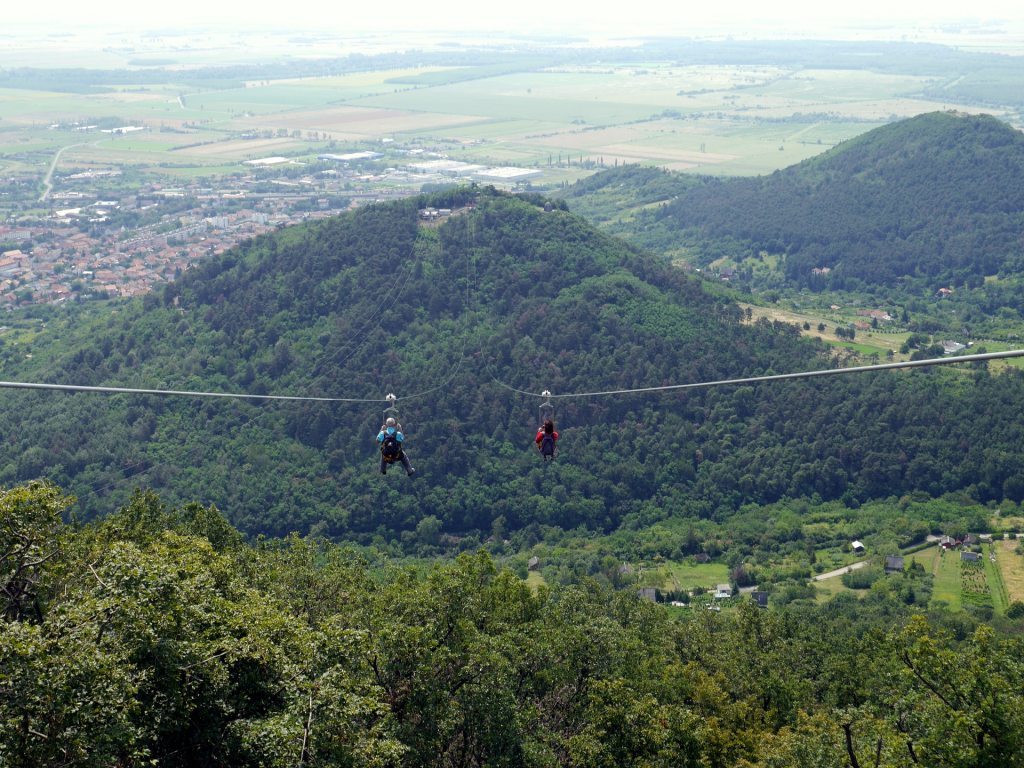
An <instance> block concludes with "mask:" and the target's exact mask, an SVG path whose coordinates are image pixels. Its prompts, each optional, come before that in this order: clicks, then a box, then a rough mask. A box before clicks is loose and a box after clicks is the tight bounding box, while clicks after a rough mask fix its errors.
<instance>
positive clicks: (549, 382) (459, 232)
mask: <svg viewBox="0 0 1024 768" xmlns="http://www.w3.org/2000/svg"><path fill="white" fill-rule="evenodd" d="M427 204H434V205H439V206H447V207H452V208H455V209H459V210H460V211H462V212H461V213H459V214H457V215H453V216H452V217H451V218H450V219H449V220H448V221H446V222H444V223H443V224H441V225H440V226H439V227H436V228H435V227H431V226H424V225H422V224H420V223H419V220H418V216H417V209H418V207H422V206H424V205H427ZM469 205H472V206H473V207H472V208H467V207H466V206H469ZM546 207H547V208H548V210H545V204H544V201H543V200H541V199H539V198H535V199H516V198H513V197H509V196H506V195H501V194H495V193H492V192H488V191H486V190H483V191H481V190H473V189H463V190H456V191H453V192H448V193H444V195H443V196H437V197H433V198H419V199H415V200H410V201H406V202H402V203H397V204H390V205H384V206H372V207H368V208H365V209H361V210H358V211H356V212H354V213H352V214H349V215H346V216H343V217H339V218H337V219H333V220H330V221H327V222H325V223H322V224H317V225H311V226H308V227H302V228H296V229H291V230H285V231H282V232H280V233H277V234H275V235H273V236H267V237H263V238H260V239H258V240H256V241H253V242H250V243H248V244H246V245H244V246H243V247H240V248H238V249H236V250H234V251H232V252H230V253H229V254H227V255H225V256H224V257H223V258H221V259H218V260H214V261H211V262H209V263H207V264H205V265H203V266H201V267H198V268H196V269H194V270H191V271H190V272H189V273H187V274H186V275H185V276H184V277H183V278H182V279H181V280H180V281H178V282H176V283H175V284H173V285H171V286H169V287H168V288H167V289H166V290H165V291H164V292H163V293H162V294H153V295H150V296H149V297H147V298H146V300H145V301H143V302H139V303H134V304H130V305H127V306H118V307H115V309H114V311H113V312H111V311H110V310H105V311H104V310H101V312H100V313H99V314H97V315H96V316H90V315H88V314H84V315H83V316H81V317H79V318H76V319H75V321H74V323H73V324H69V325H68V326H67V327H65V328H64V329H63V330H61V331H60V332H51V333H49V334H43V335H40V336H39V337H38V339H37V340H36V341H35V342H34V345H33V346H32V347H31V348H30V349H31V353H32V356H31V358H28V357H26V356H25V355H22V354H21V352H23V351H25V350H24V349H22V348H18V349H17V350H13V352H14V353H11V354H7V355H6V362H5V377H7V378H10V379H18V378H20V379H23V380H36V381H54V382H67V383H75V384H85V385H94V384H105V385H115V386H128V387H161V388H171V389H182V390H205V391H222V392H247V393H253V394H264V393H274V394H281V395H311V396H333V397H346V398H356V399H363V400H364V401H363V402H356V403H283V404H282V403H262V404H253V403H248V402H239V401H225V400H200V399H192V400H189V399H187V398H158V397H155V396H153V397H150V396H145V397H140V396H134V397H127V396H100V395H94V394H61V393H52V392H44V393H32V392H20V391H5V392H4V393H3V395H2V397H3V398H4V401H5V407H4V408H3V410H2V415H0V433H2V434H3V435H4V441H3V443H2V445H0V482H3V483H6V484H12V483H17V482H23V481H27V480H31V479H33V478H38V477H46V478H49V479H51V480H53V481H54V482H57V483H59V484H61V485H62V487H66V488H68V489H69V491H71V492H73V493H75V494H76V496H77V497H78V499H79V513H80V514H81V515H83V516H84V517H85V518H89V517H91V516H94V515H96V514H98V513H101V512H103V511H105V510H106V509H109V508H110V506H111V505H114V506H116V505H117V504H118V503H123V502H124V501H126V500H127V498H128V495H129V493H130V491H131V489H132V488H133V487H136V486H143V487H147V486H148V487H153V488H155V489H158V490H160V491H161V492H162V493H165V494H166V497H167V499H168V501H169V502H170V503H179V502H185V501H190V500H200V501H204V502H206V503H210V502H214V503H216V504H217V505H218V507H220V508H221V509H223V510H224V512H225V514H227V515H228V517H229V518H230V519H231V520H232V522H233V523H234V524H236V525H237V526H239V527H240V528H241V529H242V530H244V531H245V532H247V533H250V534H253V533H268V534H274V535H282V534H286V533H288V532H289V531H293V530H298V531H300V532H306V531H309V530H310V529H312V528H313V527H316V528H317V529H318V530H324V531H326V532H328V533H331V534H336V535H345V536H349V537H355V538H357V539H361V540H368V537H371V536H374V535H382V536H384V537H385V538H391V537H393V536H396V535H397V534H398V533H399V532H400V531H403V530H412V529H413V528H415V526H416V525H417V523H418V522H419V521H420V520H422V519H423V518H425V517H427V516H434V517H436V518H437V519H438V520H440V521H441V522H442V526H443V529H444V530H446V531H449V532H457V533H472V532H478V533H479V532H482V533H485V534H486V533H487V532H489V531H491V530H492V528H493V525H494V522H495V520H497V519H499V518H501V519H502V520H503V521H504V525H505V526H506V527H507V529H508V530H517V529H520V528H523V527H525V526H528V525H531V524H537V525H548V526H558V527H561V528H566V529H568V528H574V527H577V526H580V525H583V526H586V527H588V528H591V529H595V530H599V531H611V530H614V529H615V528H617V527H618V526H619V525H620V524H621V522H622V521H623V520H624V519H626V518H627V517H634V518H635V517H637V516H639V517H640V518H641V519H644V520H657V519H661V518H666V517H674V516H675V517H678V516H684V517H687V516H688V517H693V518H714V519H718V520H720V519H723V518H726V517H728V516H730V515H732V514H733V513H734V512H735V511H736V510H737V509H739V507H740V506H742V505H743V504H745V503H750V502H754V503H760V504H765V503H771V502H775V501H779V500H782V499H787V498H806V499H811V500H814V501H815V502H817V501H821V500H825V501H827V500H833V499H842V500H843V501H844V502H845V503H847V504H848V505H856V504H859V503H862V502H865V501H868V500H870V499H876V498H888V497H896V496H900V495H902V494H905V493H910V492H924V493H926V494H930V495H933V496H939V495H941V494H944V493H948V492H963V493H965V494H967V495H969V496H971V497H972V498H974V499H975V500H976V501H978V502H980V503H986V502H990V501H992V502H999V501H1001V500H1004V499H1009V500H1012V501H1014V502H1019V501H1021V500H1022V499H1024V481H1022V479H1021V476H1020V474H1019V472H1018V467H1019V466H1020V465H1021V462H1022V460H1024V455H1022V454H1024V436H1022V434H1021V429H1022V428H1021V425H1020V423H1019V422H1018V421H1017V420H1015V419H1008V418H1006V414H1008V413H1019V412H1020V410H1021V404H1022V403H1024V377H1022V376H1021V375H1019V374H1017V373H1013V372H1008V373H1000V374H998V375H992V374H990V373H989V372H988V371H987V370H986V369H985V368H984V366H981V367H977V368H972V369H967V370H964V369H961V370H957V371H943V370H932V371H916V372H911V373H877V374H870V375H861V376H856V377H854V376H846V377H830V380H828V381H825V380H817V381H814V382H787V383H776V384H772V385H761V386H757V387H750V386H747V387H729V388H717V389H711V390H691V391H683V392H676V393H658V394H649V395H622V396H613V397H586V398H585V397H574V398H566V399H563V400H557V406H558V414H557V420H558V426H559V430H560V431H561V433H562V443H561V446H560V448H561V452H560V456H559V458H558V461H556V462H555V463H554V464H553V465H550V466H545V465H542V463H541V462H540V461H539V460H538V457H537V455H536V453H535V451H533V449H532V442H531V441H532V436H533V432H534V430H535V429H536V425H537V418H538V411H537V408H538V406H539V404H540V398H531V397H528V396H524V395H521V394H517V393H515V392H513V391H511V390H510V389H509V387H514V388H516V389H521V390H524V391H529V392H539V391H541V390H543V389H550V390H551V391H552V392H555V393H556V394H559V393H574V392H576V393H578V392H590V391H594V390H606V389H620V388H635V387H650V386H659V385H668V384H681V383H687V382H699V381H708V380H716V379H723V378H732V377H738V376H745V375H758V374H765V373H784V372H789V371H799V370H808V369H814V368H822V367H828V366H829V365H832V364H834V363H832V362H830V360H829V358H827V357H826V356H825V355H824V354H823V348H822V347H821V346H820V345H815V344H813V343H809V342H807V341H806V340H801V339H800V338H799V337H798V333H797V331H796V329H795V328H794V327H792V326H788V325H784V324H771V323H767V322H758V323H754V324H743V323H741V322H740V321H741V314H742V313H741V312H740V310H739V309H738V308H737V307H736V306H735V305H733V304H732V303H731V302H730V301H728V300H727V299H724V298H721V297H717V296H714V295H711V294H708V293H705V292H704V291H703V290H702V288H701V284H700V283H699V282H698V281H696V280H693V279H692V278H689V277H687V276H686V275H684V274H683V273H681V272H680V271H679V270H676V269H673V268H671V267H670V266H668V265H667V264H665V263H663V262H662V261H661V260H659V259H657V258H655V257H652V256H650V255H647V254H644V253H641V252H639V251H637V250H634V249H631V248H629V247H627V246H625V245H623V244H622V243H621V242H620V241H617V240H615V239H613V238H610V237H608V236H606V235H603V234H601V233H599V232H597V231H596V230H595V229H593V228H592V227H590V226H589V225H587V224H586V223H584V222H583V221H582V220H581V219H579V218H577V217H575V216H573V215H571V214H569V213H567V212H565V211H564V210H560V209H559V208H558V207H557V205H556V206H552V205H551V204H547V206H546ZM6 351H7V352H12V350H10V349H9V350H6ZM388 392H395V393H396V394H397V395H398V397H399V408H400V414H401V418H402V420H403V423H404V426H405V429H406V432H407V433H408V440H409V442H408V450H409V453H410V456H411V457H412V460H413V463H414V465H415V466H417V468H418V470H419V472H420V474H419V476H418V477H417V479H416V480H415V481H409V480H407V479H406V478H404V477H396V476H395V475H394V473H392V474H389V475H388V476H386V477H381V476H380V475H379V473H377V471H376V467H375V448H374V436H375V435H376V432H377V428H378V427H379V424H380V419H381V412H382V409H383V406H384V403H383V397H384V395H385V394H387V393H388ZM108 497H109V499H108Z"/></svg>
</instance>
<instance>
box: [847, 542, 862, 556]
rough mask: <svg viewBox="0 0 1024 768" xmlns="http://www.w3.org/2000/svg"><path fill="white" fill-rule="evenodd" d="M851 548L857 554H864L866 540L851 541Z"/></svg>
mask: <svg viewBox="0 0 1024 768" xmlns="http://www.w3.org/2000/svg"><path fill="white" fill-rule="evenodd" d="M850 549H851V550H853V553H854V554H855V555H863V554H864V542H862V541H856V540H855V541H851V542H850Z"/></svg>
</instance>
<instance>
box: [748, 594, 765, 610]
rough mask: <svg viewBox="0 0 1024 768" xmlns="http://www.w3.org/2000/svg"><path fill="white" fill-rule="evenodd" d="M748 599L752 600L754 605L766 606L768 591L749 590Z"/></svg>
mask: <svg viewBox="0 0 1024 768" xmlns="http://www.w3.org/2000/svg"><path fill="white" fill-rule="evenodd" d="M750 599H751V600H753V601H754V605H756V606H757V607H758V608H767V607H768V593H767V592H761V591H756V592H751V593H750Z"/></svg>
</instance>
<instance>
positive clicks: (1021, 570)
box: [995, 539, 1024, 602]
mask: <svg viewBox="0 0 1024 768" xmlns="http://www.w3.org/2000/svg"><path fill="white" fill-rule="evenodd" d="M995 546H996V563H997V564H998V565H999V571H1000V574H1001V575H1002V579H1003V584H1005V585H1006V593H1007V596H1008V597H1009V600H1010V602H1013V601H1015V600H1022V601H1024V556H1022V555H1018V554H1017V541H1016V540H1014V539H1009V540H1006V539H1004V540H1003V541H997V542H996V545H995Z"/></svg>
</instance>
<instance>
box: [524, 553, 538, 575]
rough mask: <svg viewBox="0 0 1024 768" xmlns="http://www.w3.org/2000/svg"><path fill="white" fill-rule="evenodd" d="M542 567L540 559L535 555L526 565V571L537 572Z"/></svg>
mask: <svg viewBox="0 0 1024 768" xmlns="http://www.w3.org/2000/svg"><path fill="white" fill-rule="evenodd" d="M539 567H540V558H539V557H537V556H536V555H534V556H533V557H531V558H530V559H529V560H528V561H527V563H526V570H528V571H536V570H537V569H538V568H539Z"/></svg>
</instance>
